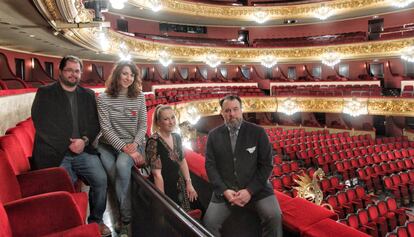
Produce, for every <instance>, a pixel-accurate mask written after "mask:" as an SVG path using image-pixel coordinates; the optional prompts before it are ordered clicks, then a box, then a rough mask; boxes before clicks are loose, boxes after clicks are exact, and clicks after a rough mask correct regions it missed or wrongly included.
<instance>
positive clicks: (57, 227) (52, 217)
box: [0, 192, 100, 237]
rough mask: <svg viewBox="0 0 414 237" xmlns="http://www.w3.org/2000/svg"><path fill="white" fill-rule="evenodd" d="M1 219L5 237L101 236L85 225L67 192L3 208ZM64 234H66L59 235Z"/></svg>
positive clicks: (36, 197) (9, 204) (30, 199)
mask: <svg viewBox="0 0 414 237" xmlns="http://www.w3.org/2000/svg"><path fill="white" fill-rule="evenodd" d="M0 218H1V223H2V224H1V226H2V230H0V231H1V232H0V233H1V234H2V235H1V236H4V237H9V236H10V237H11V236H14V237H20V236H22V237H23V236H24V237H37V236H45V235H50V234H53V235H52V236H100V233H99V230H98V227H97V225H83V223H84V222H83V219H82V217H81V215H80V213H79V211H78V209H77V208H76V204H75V202H74V201H73V198H72V197H71V195H69V193H67V192H54V193H48V194H42V195H37V196H33V197H29V198H24V199H20V200H17V201H14V202H10V203H8V204H6V205H5V206H4V208H3V205H0ZM81 226H82V227H81ZM3 228H4V229H3ZM71 228H75V229H73V230H72V229H71ZM61 231H65V232H64V233H57V232H61ZM11 233H13V235H12V234H11ZM3 234H4V235H3Z"/></svg>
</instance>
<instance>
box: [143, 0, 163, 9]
mask: <svg viewBox="0 0 414 237" xmlns="http://www.w3.org/2000/svg"><path fill="white" fill-rule="evenodd" d="M147 1H148V6H149V7H150V8H151V10H152V11H153V12H158V11H160V10H161V9H162V4H161V0H147Z"/></svg>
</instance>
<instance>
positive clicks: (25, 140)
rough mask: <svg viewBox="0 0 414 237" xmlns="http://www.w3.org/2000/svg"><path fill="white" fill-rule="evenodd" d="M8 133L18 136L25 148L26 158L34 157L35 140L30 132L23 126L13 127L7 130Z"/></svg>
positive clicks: (22, 146) (21, 145)
mask: <svg viewBox="0 0 414 237" xmlns="http://www.w3.org/2000/svg"><path fill="white" fill-rule="evenodd" d="M6 134H13V135H15V136H16V138H17V140H18V141H19V143H20V147H21V148H22V149H23V152H24V156H25V157H26V158H30V157H32V152H33V141H32V140H31V138H30V136H29V133H28V132H27V131H26V128H25V127H23V126H18V127H13V128H10V129H8V130H7V131H6Z"/></svg>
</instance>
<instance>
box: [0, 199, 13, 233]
mask: <svg viewBox="0 0 414 237" xmlns="http://www.w3.org/2000/svg"><path fill="white" fill-rule="evenodd" d="M0 236H2V237H11V236H12V231H11V228H10V223H9V218H8V217H7V213H6V210H4V207H3V204H2V203H1V202H0Z"/></svg>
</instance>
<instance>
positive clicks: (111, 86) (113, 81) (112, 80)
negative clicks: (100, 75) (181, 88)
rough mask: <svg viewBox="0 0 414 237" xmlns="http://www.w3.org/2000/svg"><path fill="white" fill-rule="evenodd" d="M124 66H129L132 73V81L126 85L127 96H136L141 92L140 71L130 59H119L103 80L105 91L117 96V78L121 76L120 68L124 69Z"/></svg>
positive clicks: (118, 87)
mask: <svg viewBox="0 0 414 237" xmlns="http://www.w3.org/2000/svg"><path fill="white" fill-rule="evenodd" d="M124 67H129V68H130V69H131V72H132V74H134V81H133V82H132V84H131V85H130V86H129V87H128V93H127V96H128V97H129V98H136V97H138V95H139V94H140V93H141V86H142V84H141V71H140V70H138V68H137V66H136V65H135V64H134V63H133V62H131V61H119V62H118V63H116V65H115V67H114V68H113V69H112V72H111V75H110V76H109V78H108V80H106V82H105V85H106V90H105V92H106V93H107V94H108V95H110V96H112V97H117V96H118V95H119V91H120V86H119V79H120V78H121V73H122V69H124Z"/></svg>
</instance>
